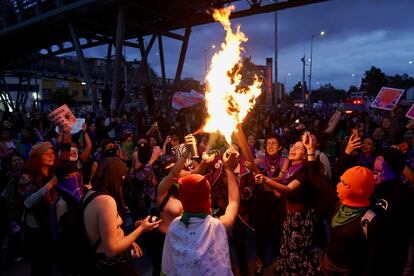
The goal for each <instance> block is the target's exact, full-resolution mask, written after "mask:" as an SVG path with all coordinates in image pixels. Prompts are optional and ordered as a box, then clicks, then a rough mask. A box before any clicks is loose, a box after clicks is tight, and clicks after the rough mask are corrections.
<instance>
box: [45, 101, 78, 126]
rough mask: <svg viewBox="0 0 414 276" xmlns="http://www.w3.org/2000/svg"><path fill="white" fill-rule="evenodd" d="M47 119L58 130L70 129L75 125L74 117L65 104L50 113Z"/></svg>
mask: <svg viewBox="0 0 414 276" xmlns="http://www.w3.org/2000/svg"><path fill="white" fill-rule="evenodd" d="M47 118H48V119H49V120H50V121H52V123H54V124H56V125H58V126H59V127H60V128H65V127H70V126H72V125H73V124H75V123H76V118H75V116H74V115H73V113H72V111H70V109H69V107H68V106H67V105H66V104H64V105H62V106H59V107H58V108H56V109H55V110H53V111H52V112H50V113H49V114H48V115H47Z"/></svg>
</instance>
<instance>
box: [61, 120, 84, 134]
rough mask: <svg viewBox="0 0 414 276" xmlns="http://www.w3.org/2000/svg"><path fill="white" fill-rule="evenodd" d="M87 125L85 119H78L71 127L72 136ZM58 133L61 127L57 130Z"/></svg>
mask: <svg viewBox="0 0 414 276" xmlns="http://www.w3.org/2000/svg"><path fill="white" fill-rule="evenodd" d="M83 123H85V119H84V118H76V122H75V123H74V124H73V125H72V126H71V127H70V134H75V133H78V132H79V131H81V130H82V125H83ZM55 131H56V133H58V132H59V127H56V128H55Z"/></svg>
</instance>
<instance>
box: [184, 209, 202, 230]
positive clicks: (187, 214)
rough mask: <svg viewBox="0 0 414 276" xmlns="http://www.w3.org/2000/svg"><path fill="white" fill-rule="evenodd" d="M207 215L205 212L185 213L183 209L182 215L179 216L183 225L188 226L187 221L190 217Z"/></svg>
mask: <svg viewBox="0 0 414 276" xmlns="http://www.w3.org/2000/svg"><path fill="white" fill-rule="evenodd" d="M207 216H208V214H207V213H194V214H193V213H187V212H186V211H184V213H183V215H182V216H181V219H180V220H181V221H182V222H183V223H184V225H185V227H188V225H189V224H190V222H189V221H188V220H189V219H190V218H191V217H193V218H202V219H203V218H206V217H207Z"/></svg>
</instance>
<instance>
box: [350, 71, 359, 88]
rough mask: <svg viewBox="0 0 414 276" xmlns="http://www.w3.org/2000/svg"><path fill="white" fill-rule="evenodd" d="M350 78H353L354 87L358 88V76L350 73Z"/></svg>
mask: <svg viewBox="0 0 414 276" xmlns="http://www.w3.org/2000/svg"><path fill="white" fill-rule="evenodd" d="M351 76H352V77H353V78H355V86H356V87H358V74H355V73H352V75H351Z"/></svg>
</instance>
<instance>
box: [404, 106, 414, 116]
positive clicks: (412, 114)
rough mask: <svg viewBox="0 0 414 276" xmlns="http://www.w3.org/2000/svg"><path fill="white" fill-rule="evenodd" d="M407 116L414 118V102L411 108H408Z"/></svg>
mask: <svg viewBox="0 0 414 276" xmlns="http://www.w3.org/2000/svg"><path fill="white" fill-rule="evenodd" d="M405 117H407V118H410V119H411V120H414V104H413V105H412V106H411V107H410V110H408V112H407V114H405Z"/></svg>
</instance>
